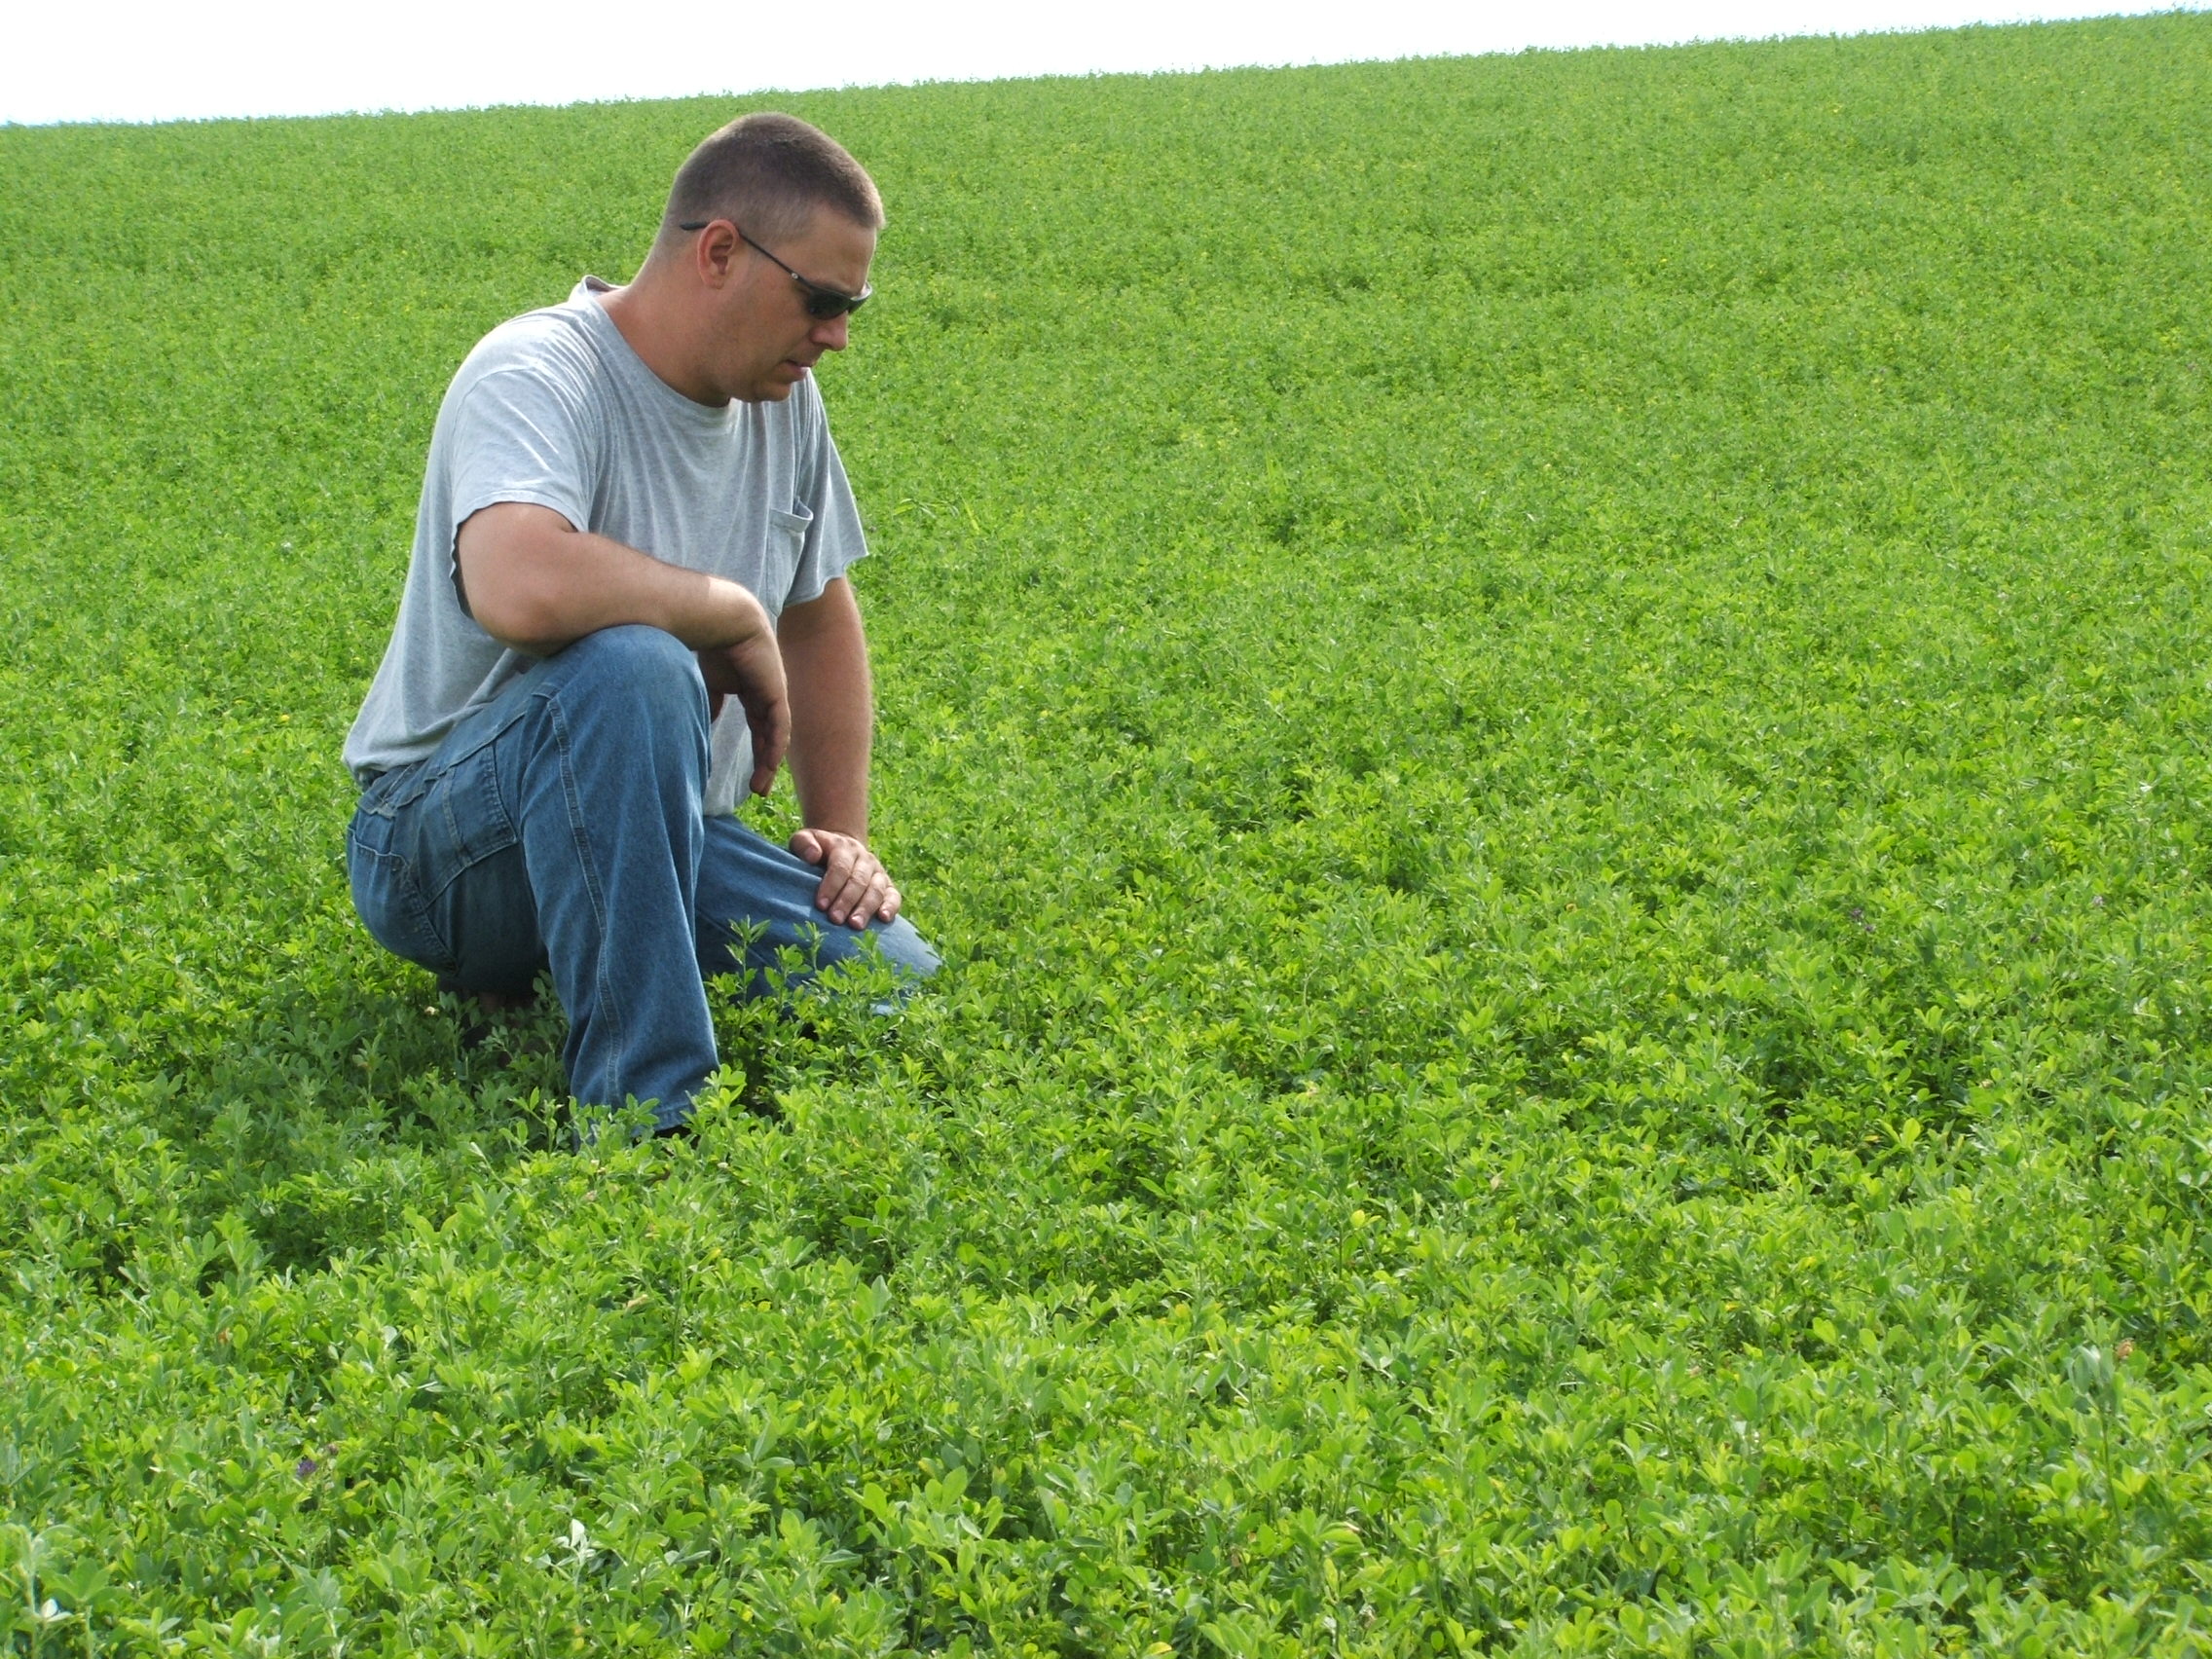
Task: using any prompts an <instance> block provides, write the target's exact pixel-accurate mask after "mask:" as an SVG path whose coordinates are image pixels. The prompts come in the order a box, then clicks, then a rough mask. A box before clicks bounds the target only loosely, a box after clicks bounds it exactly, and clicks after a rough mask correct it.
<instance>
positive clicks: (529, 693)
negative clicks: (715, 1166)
mask: <svg viewBox="0 0 2212 1659" xmlns="http://www.w3.org/2000/svg"><path fill="white" fill-rule="evenodd" d="M882 224H883V208H882V204H881V202H880V201H879V199H878V198H877V195H876V191H875V186H874V184H873V183H872V182H871V181H870V180H869V178H868V176H867V174H866V171H864V170H863V169H862V167H861V166H860V164H859V163H858V162H856V161H854V160H853V158H852V157H851V156H850V155H848V154H847V153H846V152H845V151H844V150H843V149H842V148H840V147H839V146H838V145H837V144H836V143H835V142H834V141H832V140H831V139H830V138H829V137H828V136H827V135H826V134H824V133H822V132H820V131H818V130H816V129H814V128H812V127H809V126H808V125H807V124H806V123H804V122H802V121H798V120H795V119H793V118H792V117H790V116H783V115H753V116H747V117H746V118H744V119H743V120H740V121H736V122H733V123H731V124H730V125H729V126H728V127H725V128H723V129H721V130H720V131H719V132H717V133H716V134H714V136H712V137H711V138H709V139H707V140H706V142H705V143H703V144H701V145H700V146H699V148H698V149H697V150H695V151H694V152H692V154H691V157H690V159H689V160H687V161H686V162H685V163H684V164H683V166H682V168H681V169H680V170H679V171H678V173H677V175H676V183H675V187H674V188H673V190H672V191H671V192H670V195H669V200H668V207H667V210H666V212H665V213H664V215H663V216H662V219H661V225H660V231H659V234H658V236H657V237H656V238H655V240H654V241H653V245H652V251H651V252H650V254H649V255H648V256H647V258H646V260H645V266H644V268H643V269H642V270H641V271H640V272H639V273H638V276H637V278H636V279H635V280H634V281H632V282H631V283H630V284H629V285H628V286H627V287H622V288H614V287H609V286H608V284H607V283H605V282H602V281H600V280H599V279H598V278H596V277H592V276H586V277H585V278H584V279H583V280H582V281H581V282H580V283H578V284H577V286H576V289H575V291H574V292H573V293H572V294H571V295H570V296H569V299H568V301H567V303H566V304H563V305H559V306H554V307H552V308H550V309H548V310H545V311H537V312H532V313H529V314H528V315H526V316H520V317H517V318H515V319H514V320H512V321H511V322H507V323H504V324H502V325H501V326H499V327H498V328H497V329H494V330H493V331H492V333H491V334H489V335H488V336H486V337H485V339H484V340H483V341H482V342H481V343H479V344H478V346H477V347H476V349H475V350H473V351H471V352H470V353H469V355H468V358H467V360H466V361H465V362H463V363H462V364H461V371H460V373H458V374H457V375H456V376H455V377H454V381H453V385H452V387H450V388H449V389H448V390H447V392H446V397H445V402H444V404H443V406H442V407H441V408H440V409H439V411H438V421H437V426H436V430H435V432H434V434H433V436H432V437H431V440H430V457H429V465H428V468H427V471H426V474H425V476H424V484H423V502H422V507H421V510H420V512H419V513H418V515H417V518H416V526H415V551H414V558H413V562H412V563H411V565H410V566H409V568H408V572H407V583H406V588H405V590H404V592H403V595H402V597H401V600H400V605H399V618H398V622H397V624H396V625H395V627H394V628H393V631H392V637H391V644H390V645H389V647H388V648H387V650H386V652H385V657H384V662H383V665H382V666H381V667H380V668H379V669H378V670H377V677H376V681H375V682H374V683H373V684H372V685H371V686H370V687H369V694H368V699H367V701H366V702H365V703H364V704H363V705H362V708H361V713H360V718H359V719H357V720H355V722H354V724H353V729H352V732H351V735H350V737H349V738H348V739H347V743H346V762H347V765H348V766H349V767H350V769H351V770H352V773H353V776H354V778H355V780H356V781H357V782H358V783H359V784H360V786H361V798H360V805H359V808H358V810H357V811H356V812H355V813H354V816H353V824H352V828H351V830H350V832H349V834H348V837H347V855H348V863H349V866H350V872H351V877H352V888H353V903H354V904H355V906H356V907H357V908H358V909H359V911H360V913H361V919H362V920H363V921H364V922H366V923H367V924H368V928H369V931H370V932H371V933H372V934H374V935H375V936H376V938H377V939H378V940H380V941H381V942H382V943H383V944H384V945H385V946H386V947H387V948H388V949H390V950H392V951H395V952H397V953H398V954H399V955H401V956H404V957H406V958H408V959H409V960H411V961H414V962H419V963H421V964H422V965H423V966H424V967H425V968H428V969H430V970H431V971H432V972H434V973H436V974H437V975H438V976H439V980H440V983H441V985H442V986H443V987H444V988H446V989H448V990H452V991H456V992H460V993H461V994H464V995H468V994H473V995H475V996H477V997H479V998H480V999H481V1000H482V1001H483V1002H484V1003H485V1004H486V1005H487V1006H498V1004H499V1003H500V1002H501V1001H502V1000H504V999H522V998H527V997H528V995H529V994H530V991H531V988H532V985H533V984H534V982H535V977H536V976H537V975H538V973H539V972H540V971H541V970H545V969H548V968H549V969H550V970H551V974H552V980H553V985H554V988H555V989H556V991H557V992H558V993H559V995H560V998H561V1004H562V1007H563V1008H564V1009H565V1010H566V1011H567V1013H568V1015H569V1039H568V1046H567V1049H566V1050H565V1051H564V1054H563V1058H564V1060H565V1061H566V1063H567V1065H568V1071H569V1086H570V1088H571V1090H572V1091H573V1093H574V1094H575V1095H576V1097H577V1098H578V1099H579V1100H581V1101H583V1102H584V1103H586V1104H589V1105H602V1106H614V1107H619V1106H621V1105H623V1104H625V1102H627V1101H629V1100H638V1101H650V1102H653V1103H654V1115H655V1121H656V1124H658V1125H659V1126H660V1127H661V1128H663V1129H669V1128H674V1127H676V1126H678V1125H680V1124H682V1123H683V1122H684V1121H685V1120H686V1119H687V1118H688V1116H689V1114H690V1109H691V1097H692V1095H693V1094H694V1093H695V1092H696V1091H697V1090H698V1088H700V1086H701V1085H702V1084H703V1083H704V1082H705V1080H706V1078H707V1076H708V1074H709V1073H710V1072H712V1071H713V1070H714V1069H715V1065H716V1053H715V1035H714V1026H713V1022H712V1020H711V1019H710V1017H709V1014H708V1008H707V996H706V991H705V988H704V985H703V983H702V977H703V976H708V975H714V974H720V973H727V972H731V971H733V970H736V971H740V972H744V971H747V970H758V969H762V968H764V967H766V966H767V965H768V964H770V963H772V962H774V961H775V960H777V956H778V952H779V950H780V949H782V948H783V947H786V946H791V945H799V946H801V947H802V948H804V949H805V950H806V951H807V952H808V953H809V959H810V960H811V961H812V962H813V963H814V965H815V966H817V967H820V966H824V965H827V964H828V963H829V962H830V961H833V960H837V959H840V958H843V957H847V956H850V955H852V954H854V953H855V952H856V951H857V950H859V949H861V948H862V947H863V946H862V940H864V939H871V940H874V941H875V942H876V944H877V946H878V947H879V948H880V949H881V951H882V953H883V954H884V956H885V957H887V958H888V959H889V960H890V961H891V963H892V964H893V965H894V966H895V967H896V968H897V969H898V970H900V971H901V972H902V974H903V975H904V976H906V977H916V978H918V977H922V976H925V975H927V974H929V973H931V972H932V971H933V970H934V969H935V968H936V967H937V958H936V956H935V955H934V954H933V953H932V952H931V950H930V948H929V946H928V945H927V944H925V943H924V942H923V941H922V940H921V938H920V937H919V936H918V935H917V934H916V933H915V932H914V929H913V927H912V925H911V924H910V923H908V922H906V921H904V920H903V919H901V918H900V915H899V907H900V895H899V890H898V889H897V888H896V887H894V886H893V885H892V883H891V878H890V877H889V876H888V875H887V874H885V872H884V869H883V866H882V865H881V864H880V863H878V862H877V860H876V857H875V855H874V854H873V853H871V852H870V851H869V850H868V845H867V793H868V744H869V736H870V731H871V727H872V723H873V713H872V707H871V700H870V691H869V682H868V663H867V645H866V638H865V636H864V635H863V633H862V629H861V616H860V610H859V608H858V607H857V606H856V605H855V603H854V599H853V593H852V589H851V587H850V585H849V584H848V582H847V580H846V578H845V574H844V572H845V571H846V569H847V567H849V566H850V565H851V564H852V563H853V561H854V560H856V559H858V558H860V557H861V556H862V554H863V553H865V552H866V547H865V546H864V544H863V542H862V538H861V525H860V517H859V513H858V510H857V509H856V507H855V506H854V503H853V497H852V491H851V488H850V486H849V485H848V484H847V483H846V481H845V473H844V468H843V467H842V465H841V464H840V463H839V462H838V460H837V451H836V447H835V446H834V445H833V444H832V443H831V442H830V428H829V425H828V424H827V422H826V420H825V418H824V414H823V408H822V397H821V394H820V392H819V391H818V390H817V388H816V387H815V384H814V380H813V377H812V375H811V374H810V373H809V372H808V371H809V370H810V369H811V368H812V366H813V365H814V363H815V362H816V360H817V359H819V358H820V357H821V355H822V353H823V352H825V351H841V350H844V348H845V343H846V331H847V328H848V318H849V316H850V315H851V313H853V312H854V311H856V310H857V309H858V308H859V307H860V305H861V303H862V302H863V301H864V300H865V299H866V297H867V294H868V285H867V272H868V265H869V262H870V260H871V259H872V258H873V257H874V253H875V241H876V234H877V232H878V230H880V228H881V227H882ZM787 747H788V749H789V752H790V757H791V765H792V780H793V784H794V785H795V787H796V790H797V793H798V803H799V810H800V813H801V815H802V818H803V821H804V825H805V827H804V828H803V829H801V830H799V831H798V832H797V833H796V834H794V835H793V837H792V839H791V847H790V850H789V851H788V852H787V851H785V850H784V849H782V848H780V847H777V846H775V845H773V844H771V843H770V842H768V841H766V840H764V839H762V838H761V837H760V836H758V835H756V834H755V833H754V832H753V831H752V830H749V829H748V828H747V827H746V826H745V825H744V824H742V823H741V822H740V821H739V820H738V819H737V818H736V817H735V816H734V813H735V810H736V805H737V800H738V793H739V790H740V788H741V786H744V785H747V784H750V787H751V788H752V790H753V791H754V792H755V793H766V792H767V790H768V788H769V786H770V784H771V783H772V782H773V781H774V779H775V775H776V769H777V767H778V765H779V764H780V763H781V762H782V760H783V759H784V756H785V752H786V749H787ZM824 924H827V925H824ZM745 982H746V983H747V985H748V986H749V987H750V988H753V989H756V990H757V989H759V988H760V987H761V985H762V984H763V983H764V976H762V975H761V974H759V973H756V972H748V973H747V974H746V981H745Z"/></svg>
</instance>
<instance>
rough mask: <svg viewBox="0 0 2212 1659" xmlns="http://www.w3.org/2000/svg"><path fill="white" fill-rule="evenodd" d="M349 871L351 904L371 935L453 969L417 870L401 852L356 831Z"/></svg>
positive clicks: (398, 951)
mask: <svg viewBox="0 0 2212 1659" xmlns="http://www.w3.org/2000/svg"><path fill="white" fill-rule="evenodd" d="M346 873H347V876H348V879H349V880H350V883H351V886H352V889H353V908H354V909H355V910H356V911H357V912H358V913H359V915H360V918H361V922H362V925H363V926H365V927H366V928H367V929H368V930H369V937H370V938H372V939H374V940H376V941H377V943H379V944H381V945H383V946H384V947H385V949H387V950H388V951H390V952H391V953H392V954H393V955H394V956H403V957H405V958H406V959H407V960H408V961H410V962H413V963H416V964H418V965H419V966H421V967H424V968H427V969H429V970H430V972H432V973H433V974H451V973H453V972H455V971H456V968H457V966H458V965H457V964H456V963H455V961H454V959H453V952H452V951H451V950H449V949H448V948H447V946H446V942H445V940H442V939H440V938H439V937H438V930H437V929H436V928H435V927H434V926H432V925H431V922H430V907H429V905H428V904H427V903H424V898H423V888H422V884H421V883H420V882H418V881H417V880H416V879H415V871H414V869H413V867H412V866H409V864H408V862H407V861H406V860H405V859H403V858H401V857H400V856H399V855H398V854H397V853H388V852H385V851H383V850H381V849H379V848H377V847H372V846H370V845H369V844H368V843H367V842H366V841H364V840H362V839H361V837H360V836H359V835H358V834H349V835H348V836H347V837H346Z"/></svg>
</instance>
